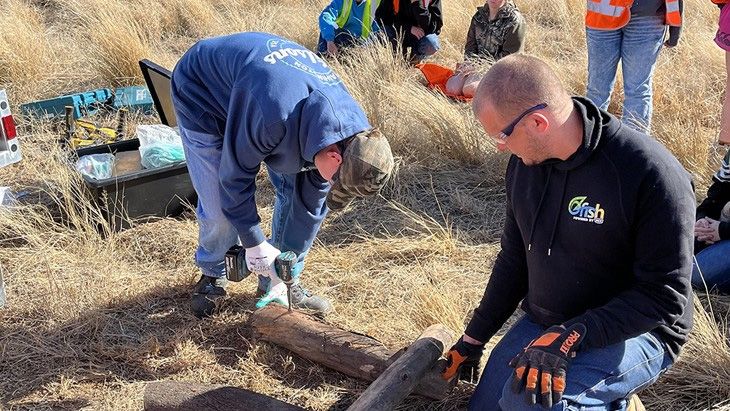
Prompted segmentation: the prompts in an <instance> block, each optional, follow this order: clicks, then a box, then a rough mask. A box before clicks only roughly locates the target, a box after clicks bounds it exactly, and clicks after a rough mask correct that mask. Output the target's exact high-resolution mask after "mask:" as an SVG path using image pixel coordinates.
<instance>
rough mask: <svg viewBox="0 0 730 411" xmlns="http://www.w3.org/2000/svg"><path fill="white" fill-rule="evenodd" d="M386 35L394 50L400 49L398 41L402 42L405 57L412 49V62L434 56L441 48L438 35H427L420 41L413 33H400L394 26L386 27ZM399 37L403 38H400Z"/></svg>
mask: <svg viewBox="0 0 730 411" xmlns="http://www.w3.org/2000/svg"><path fill="white" fill-rule="evenodd" d="M385 34H386V35H387V36H388V40H390V43H391V45H392V46H393V49H394V50H396V49H397V48H398V41H399V40H400V41H401V47H402V49H403V50H402V51H403V55H404V56H406V55H407V53H408V48H409V47H410V49H411V55H410V60H411V61H413V62H416V63H417V62H419V61H421V60H423V59H424V58H426V57H428V56H431V55H434V54H435V53H436V52H437V51H438V50H439V49H440V48H441V43H439V36H438V35H437V34H427V35H425V36H423V37H421V38H420V39H419V38H417V37H416V36H414V35H413V34H411V33H399V32H398V31H396V30H395V28H394V27H392V26H386V27H385ZM399 35H400V36H402V37H403V38H399V37H398V36H399Z"/></svg>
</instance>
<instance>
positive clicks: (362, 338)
mask: <svg viewBox="0 0 730 411" xmlns="http://www.w3.org/2000/svg"><path fill="white" fill-rule="evenodd" d="M250 321H251V326H252V328H253V330H254V335H255V336H256V337H257V338H259V339H261V340H264V341H268V342H271V343H274V344H276V345H279V346H281V347H283V348H286V349H288V350H290V351H292V352H294V353H296V354H297V355H299V356H300V357H302V358H306V359H308V360H310V361H314V362H316V363H318V364H320V365H323V366H325V367H327V368H331V369H333V370H335V371H339V372H341V373H343V374H346V375H349V376H351V377H355V378H358V379H361V380H365V381H374V380H375V379H376V378H378V376H379V375H380V374H381V373H383V371H385V369H386V368H388V366H389V365H390V364H391V363H393V362H394V360H395V361H397V360H396V359H395V357H394V354H400V352H397V353H396V352H394V351H392V350H389V349H388V348H387V347H385V346H384V345H383V344H382V343H381V342H380V341H378V340H376V339H374V338H372V337H369V336H367V335H362V334H357V333H353V332H350V331H345V330H342V329H340V328H337V327H334V326H332V325H329V324H324V323H322V322H320V321H318V320H316V319H314V318H313V317H311V316H309V315H307V314H304V313H303V312H300V311H294V312H291V313H289V312H287V309H286V308H284V307H281V306H277V305H273V304H272V305H269V306H267V307H265V308H262V309H261V310H258V311H256V312H254V313H253V314H252V315H251V319H250ZM449 337H450V335H449ZM437 338H442V339H443V340H441V341H442V344H443V346H444V347H446V348H447V349H448V348H449V347H451V343H452V341H453V340H452V338H447V337H446V336H445V335H443V334H440V335H439V337H437ZM405 352H408V350H406V351H405ZM453 385H454V384H453V383H448V382H446V381H444V380H443V379H442V378H441V376H440V372H439V370H435V369H431V370H427V371H426V375H425V377H423V379H422V380H421V383H420V384H419V385H417V386H416V387H415V389H414V390H413V392H415V393H416V394H419V395H423V396H425V397H428V398H433V399H437V400H441V399H443V398H445V397H446V395H447V394H448V392H449V391H450V390H451V388H452V387H453Z"/></svg>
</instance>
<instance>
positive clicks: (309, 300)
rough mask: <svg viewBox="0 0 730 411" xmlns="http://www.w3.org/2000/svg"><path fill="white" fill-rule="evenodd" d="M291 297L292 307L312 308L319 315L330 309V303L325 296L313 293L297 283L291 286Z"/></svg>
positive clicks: (326, 312) (325, 313)
mask: <svg viewBox="0 0 730 411" xmlns="http://www.w3.org/2000/svg"><path fill="white" fill-rule="evenodd" d="M291 299H292V301H291V304H292V308H297V309H305V310H312V311H314V312H315V313H316V314H320V315H327V314H328V313H329V312H330V311H332V304H331V303H330V302H329V301H328V300H327V299H326V298H324V297H320V296H317V295H313V294H312V293H311V292H310V291H309V290H307V289H306V288H304V287H302V286H301V284H299V283H296V284H294V285H292V286H291Z"/></svg>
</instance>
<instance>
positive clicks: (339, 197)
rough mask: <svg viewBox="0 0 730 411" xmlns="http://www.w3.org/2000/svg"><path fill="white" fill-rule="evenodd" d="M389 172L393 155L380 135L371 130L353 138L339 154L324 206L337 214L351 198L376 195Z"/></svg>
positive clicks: (391, 168) (378, 132) (376, 131)
mask: <svg viewBox="0 0 730 411" xmlns="http://www.w3.org/2000/svg"><path fill="white" fill-rule="evenodd" d="M392 172H393V153H392V152H391V151H390V144H388V139H386V138H385V136H384V135H383V133H381V132H380V130H378V129H376V128H374V129H370V130H367V131H363V132H360V133H358V134H355V135H354V136H353V137H352V138H351V139H350V141H348V142H347V148H345V152H344V153H343V154H342V164H340V169H339V171H338V173H337V175H336V176H335V180H334V182H333V184H332V189H330V192H329V194H327V206H328V207H329V208H330V209H332V210H341V209H343V208H345V207H346V206H347V205H348V204H350V202H351V201H352V200H354V199H355V198H363V197H369V196H373V195H375V194H377V193H378V192H379V191H380V189H381V188H383V186H384V185H385V183H386V182H387V181H388V178H389V177H390V174H391V173H392Z"/></svg>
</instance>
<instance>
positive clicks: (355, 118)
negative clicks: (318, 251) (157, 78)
mask: <svg viewBox="0 0 730 411" xmlns="http://www.w3.org/2000/svg"><path fill="white" fill-rule="evenodd" d="M172 95H173V100H174V103H175V111H176V113H177V120H178V123H179V124H180V126H181V127H183V128H185V129H188V130H192V131H197V132H202V133H207V134H212V135H216V136H220V138H221V146H222V157H221V164H220V171H219V175H220V184H221V188H222V190H221V193H222V194H221V197H222V199H221V200H222V204H223V213H224V214H225V215H226V217H227V218H228V219H229V220H230V221H231V223H232V224H233V226H234V227H235V228H236V229H237V231H238V234H239V236H240V238H241V242H242V243H243V245H244V246H245V247H253V246H256V245H258V244H260V243H261V242H263V241H264V240H265V239H266V237H265V236H264V234H263V231H262V230H261V228H260V226H259V221H260V218H259V215H258V212H257V210H256V202H255V198H254V193H255V190H256V185H255V181H256V174H257V173H258V171H259V167H260V164H261V163H262V162H264V163H266V166H267V167H269V168H270V169H271V170H273V171H276V172H278V173H280V174H298V173H300V172H302V175H301V176H300V177H298V178H297V184H298V187H296V188H295V192H296V193H297V194H298V195H297V196H295V197H297V198H294V199H293V201H295V206H294V211H293V212H294V213H296V215H295V216H294V217H295V218H296V219H297V221H301V222H302V223H304V222H305V221H306V220H311V221H312V223H311V224H302V226H306V227H313V229H315V230H316V227H318V224H315V223H314V222H315V221H321V218H322V217H323V215H324V214H325V213H326V211H327V209H326V206H325V197H326V195H327V192H328V191H329V189H330V185H329V183H328V182H326V181H325V180H324V179H322V177H321V176H320V175H319V172H317V170H316V169H314V168H313V161H314V155H315V154H317V152H318V151H320V150H322V149H323V148H325V147H327V146H329V145H331V144H333V143H336V142H338V141H341V140H344V139H346V138H348V137H350V136H352V135H354V134H356V133H359V132H360V131H363V130H367V129H369V128H371V127H370V124H369V123H368V120H367V117H366V116H365V113H364V112H363V110H362V108H361V107H360V105H359V104H358V103H357V102H356V101H355V100H354V99H353V98H352V96H351V95H350V93H349V92H348V91H347V89H346V88H345V86H344V84H343V83H342V80H340V78H339V77H338V76H337V75H336V74H335V73H334V72H333V71H332V69H331V68H330V67H329V66H328V65H327V63H325V62H324V61H323V60H322V59H321V58H319V57H318V56H317V55H316V54H315V53H313V52H312V51H310V50H308V49H306V48H304V47H303V46H301V45H299V44H297V43H294V42H292V41H289V40H286V39H284V38H281V37H278V36H275V35H272V34H268V33H239V34H233V35H228V36H222V37H215V38H210V39H206V40H201V41H200V42H198V43H196V44H195V45H194V46H193V47H192V48H190V50H188V51H187V52H186V53H185V55H184V56H183V57H182V58H181V59H180V61H179V62H178V64H177V65H176V66H175V70H174V72H173V75H172ZM300 197H304V199H303V198H300ZM306 198H310V199H316V200H317V201H305V199H306ZM313 203H316V204H320V207H319V208H318V209H316V210H314V209H311V210H310V209H307V208H306V207H305V206H304V204H313ZM299 234H300V235H301V239H287V241H288V243H290V244H294V243H303V242H311V241H312V239H313V238H314V235H315V234H316V233H313V232H308V233H299ZM298 247H299V248H301V249H305V248H307V247H306V246H305V245H302V244H299V245H298Z"/></svg>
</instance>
